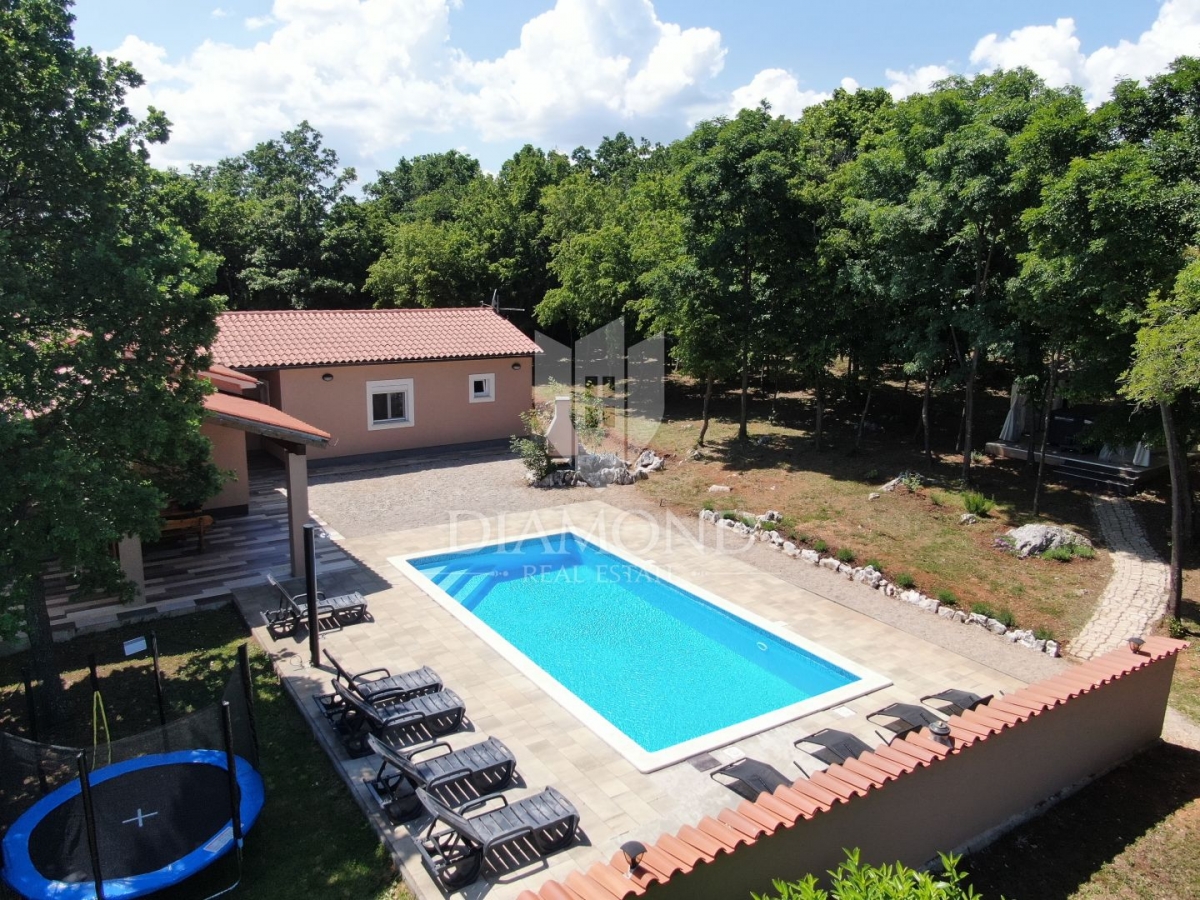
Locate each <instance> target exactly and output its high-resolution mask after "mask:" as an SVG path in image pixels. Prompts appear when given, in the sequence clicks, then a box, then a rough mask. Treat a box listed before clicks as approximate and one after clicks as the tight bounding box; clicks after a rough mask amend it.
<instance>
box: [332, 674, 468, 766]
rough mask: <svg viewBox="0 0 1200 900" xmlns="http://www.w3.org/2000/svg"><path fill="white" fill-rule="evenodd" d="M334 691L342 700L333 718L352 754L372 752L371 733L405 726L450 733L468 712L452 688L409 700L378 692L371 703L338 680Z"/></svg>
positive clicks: (378, 733) (440, 733) (334, 685)
mask: <svg viewBox="0 0 1200 900" xmlns="http://www.w3.org/2000/svg"><path fill="white" fill-rule="evenodd" d="M333 692H334V693H335V694H336V695H337V696H338V698H339V699H340V701H341V703H340V706H341V709H340V711H339V712H338V714H337V715H335V716H333V717H331V719H330V721H331V722H332V723H333V725H334V727H336V728H337V730H338V731H340V732H341V733H342V735H343V739H344V741H345V744H346V750H347V751H348V752H349V753H350V754H351V755H352V756H363V755H365V754H367V753H369V752H370V748H369V747H367V743H366V735H368V734H373V735H375V736H376V737H379V736H381V735H382V734H383V733H384V732H386V731H391V730H393V729H397V728H403V727H406V726H408V727H424V728H425V729H426V730H427V731H428V732H429V733H430V734H432V735H443V734H449V733H450V732H452V731H456V730H457V729H458V728H459V727H461V725H462V721H463V716H464V715H466V712H467V709H466V707H465V706H464V705H463V702H462V700H461V699H459V696H458V694H456V693H454V691H451V690H441V691H437V692H436V693H433V694H421V695H420V696H417V697H408V698H407V699H401V698H400V696H399V695H389V694H383V695H378V694H377V695H376V696H375V697H373V698H371V701H370V702H369V703H368V702H367V701H366V700H364V699H362V697H360V696H358V694H356V693H354V692H353V691H349V690H347V689H346V688H344V687H343V686H342V685H341V684H340V683H339V682H336V681H335V682H334V683H333ZM318 699H319V698H318Z"/></svg>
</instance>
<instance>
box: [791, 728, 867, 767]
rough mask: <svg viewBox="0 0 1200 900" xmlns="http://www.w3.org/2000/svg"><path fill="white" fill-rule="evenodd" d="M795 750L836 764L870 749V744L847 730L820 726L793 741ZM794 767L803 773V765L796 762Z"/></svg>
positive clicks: (830, 763)
mask: <svg viewBox="0 0 1200 900" xmlns="http://www.w3.org/2000/svg"><path fill="white" fill-rule="evenodd" d="M805 744H812V745H815V747H816V749H813V750H810V749H809V748H808V747H806V746H804V745H805ZM793 746H794V747H795V748H796V749H797V750H802V751H803V752H805V753H807V754H808V755H809V756H811V757H813V758H815V759H819V760H820V761H821V762H823V763H825V764H826V765H830V766H832V765H836V764H838V763H844V762H846V761H847V760H850V759H857V758H858V757H860V756H862V755H863V754H864V753H868V752H870V750H871V745H870V744H868V743H867V742H866V741H864V740H862V739H861V738H858V737H855V736H854V735H852V734H850V733H849V732H847V731H838V730H837V729H836V728H822V729H821V730H820V731H816V732H813V733H812V734H809V735H806V736H804V737H802V738H800V739H799V740H798V741H795V742H794V743H793ZM796 768H798V769H799V770H800V771H801V772H804V774H805V775H807V774H808V772H807V771H805V768H804V766H802V765H800V763H799V762H797V763H796Z"/></svg>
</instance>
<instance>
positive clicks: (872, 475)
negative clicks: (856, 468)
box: [867, 469, 879, 482]
mask: <svg viewBox="0 0 1200 900" xmlns="http://www.w3.org/2000/svg"><path fill="white" fill-rule="evenodd" d="M878 480H879V470H878V469H871V470H870V471H869V472H867V481H872V482H874V481H878Z"/></svg>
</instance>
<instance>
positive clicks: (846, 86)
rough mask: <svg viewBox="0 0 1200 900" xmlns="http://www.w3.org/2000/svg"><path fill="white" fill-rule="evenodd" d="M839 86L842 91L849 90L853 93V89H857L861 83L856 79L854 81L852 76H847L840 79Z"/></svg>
mask: <svg viewBox="0 0 1200 900" xmlns="http://www.w3.org/2000/svg"><path fill="white" fill-rule="evenodd" d="M839 87H840V88H841V89H842V90H843V91H849V92H850V93H851V94H853V93H854V92H855V91H857V90H858V89H859V88H860V87H861V85H860V84H859V83H858V82H857V81H855V80H854V79H853V78H851V77H849V76H847V77H845V78H843V79H842V81H841V84H840V85H839Z"/></svg>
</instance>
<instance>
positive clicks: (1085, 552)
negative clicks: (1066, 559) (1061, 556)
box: [1071, 544, 1096, 559]
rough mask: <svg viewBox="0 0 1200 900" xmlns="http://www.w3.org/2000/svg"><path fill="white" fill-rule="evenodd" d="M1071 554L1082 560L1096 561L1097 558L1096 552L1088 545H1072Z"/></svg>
mask: <svg viewBox="0 0 1200 900" xmlns="http://www.w3.org/2000/svg"><path fill="white" fill-rule="evenodd" d="M1071 552H1072V553H1074V554H1075V555H1076V556H1078V557H1079V558H1080V559H1095V558H1096V551H1095V550H1093V549H1092V548H1091V547H1089V546H1088V545H1087V544H1072V545H1071Z"/></svg>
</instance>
